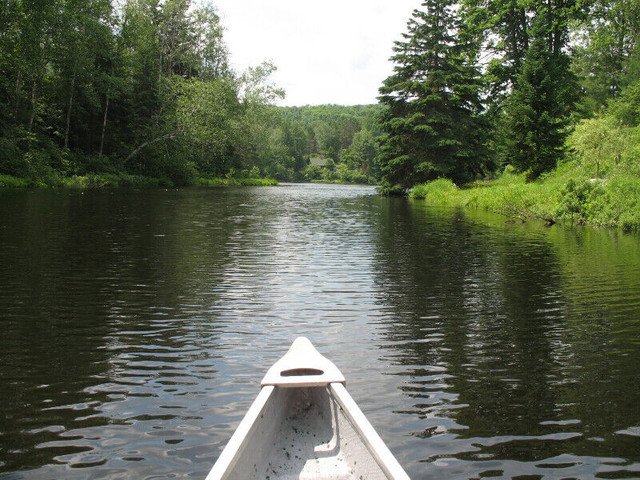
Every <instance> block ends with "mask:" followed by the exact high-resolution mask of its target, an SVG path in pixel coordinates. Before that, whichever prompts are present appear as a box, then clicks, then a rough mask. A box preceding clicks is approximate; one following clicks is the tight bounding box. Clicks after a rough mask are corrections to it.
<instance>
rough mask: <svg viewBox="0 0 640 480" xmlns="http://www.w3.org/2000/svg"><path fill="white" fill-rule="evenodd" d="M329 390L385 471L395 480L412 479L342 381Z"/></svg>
mask: <svg viewBox="0 0 640 480" xmlns="http://www.w3.org/2000/svg"><path fill="white" fill-rule="evenodd" d="M329 391H330V392H331V395H332V397H333V398H334V399H335V400H336V402H337V403H338V405H339V406H340V408H342V410H343V412H344V413H345V415H346V416H347V418H348V419H349V421H350V422H351V424H352V425H353V427H354V428H355V429H356V431H357V432H358V434H359V435H360V439H361V440H362V442H363V444H364V445H365V446H366V447H367V449H368V450H369V452H370V453H371V455H372V456H373V457H374V458H375V460H376V462H378V465H379V466H380V468H382V470H383V471H384V473H385V474H386V475H387V476H388V477H389V479H393V480H410V478H409V476H408V475H407V473H406V472H405V471H404V469H403V468H402V466H401V465H400V463H399V462H398V460H396V458H395V457H394V456H393V454H392V453H391V451H390V450H389V448H388V447H387V445H386V444H385V443H384V442H383V441H382V439H381V438H380V436H379V435H378V432H376V431H375V429H374V428H373V426H372V425H371V423H369V420H367V417H365V415H364V413H362V410H360V407H358V404H357V403H356V402H355V401H354V400H353V398H352V397H351V395H349V392H347V389H346V388H345V386H344V385H343V384H342V383H331V384H330V385H329Z"/></svg>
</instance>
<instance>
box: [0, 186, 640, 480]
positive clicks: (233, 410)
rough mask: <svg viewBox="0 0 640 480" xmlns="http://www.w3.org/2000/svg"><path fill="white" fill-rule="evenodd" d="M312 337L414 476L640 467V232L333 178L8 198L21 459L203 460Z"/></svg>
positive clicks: (0, 336) (6, 330) (116, 469)
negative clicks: (417, 198)
mask: <svg viewBox="0 0 640 480" xmlns="http://www.w3.org/2000/svg"><path fill="white" fill-rule="evenodd" d="M298 335H306V336H308V337H309V338H310V339H311V340H312V341H313V342H314V343H315V344H316V346H317V348H318V349H319V350H320V351H321V352H322V353H323V354H325V355H326V356H328V357H329V358H331V359H332V360H333V361H334V362H335V363H336V364H337V365H338V366H339V367H340V368H341V369H342V371H343V373H344V374H345V375H346V377H347V379H348V384H347V386H348V388H349V391H350V392H351V394H352V396H353V397H354V398H355V400H356V401H357V402H358V403H359V405H360V407H361V408H362V410H363V411H364V412H365V413H366V415H367V416H368V417H369V419H370V420H371V422H372V423H373V424H374V426H375V427H376V428H377V430H378V431H379V432H380V434H381V436H382V437H383V439H384V440H385V441H386V442H387V444H388V445H389V447H390V448H391V450H392V451H393V452H394V453H395V454H396V456H397V458H398V460H399V461H400V463H402V465H403V466H404V467H405V469H406V470H407V472H408V473H409V474H410V475H411V477H412V478H413V479H414V480H417V479H472V478H473V479H477V478H481V477H497V478H516V477H517V478H521V479H524V478H527V479H529V478H530V479H533V478H545V479H546V478H558V479H567V478H582V479H587V478H605V479H608V478H633V477H635V478H640V237H638V236H625V235H621V234H617V233H612V232H608V231H601V230H592V229H568V228H564V229H563V228H556V227H554V228H551V229H546V228H544V227H541V226H538V225H520V224H508V223H505V221H504V219H503V218H501V217H497V216H490V215H488V214H480V213H473V212H462V211H456V210H449V209H432V208H427V207H424V206H423V205H422V204H421V203H419V202H412V201H408V200H403V199H386V198H380V197H378V196H376V195H375V194H374V191H373V190H372V189H370V188H365V187H334V186H317V185H316V186H309V185H306V186H300V185H292V186H282V187H279V188H263V189H260V188H256V189H238V190H183V191H180V190H178V191H151V192H135V191H117V192H62V193H56V192H2V193H0V478H1V479H2V480H8V479H12V480H13V479H22V478H25V479H54V478H55V479H80V478H91V479H102V478H108V479H121V478H131V479H134V478H135V479H147V480H150V479H164V478H198V479H202V478H204V477H205V476H206V474H207V472H208V470H209V469H210V467H211V465H212V463H213V462H214V461H215V459H216V458H217V457H218V455H219V454H220V451H221V449H222V448H223V446H224V444H225V443H226V441H227V440H228V439H229V437H230V435H231V433H232V432H233V430H234V429H235V427H236V426H237V424H238V423H239V421H240V419H241V418H242V416H243V415H244V413H245V411H246V410H247V408H248V407H249V405H250V403H251V401H252V400H253V398H254V397H255V395H256V394H257V391H258V388H259V382H260V379H261V377H262V375H263V373H264V372H265V371H266V369H267V368H268V367H269V366H270V365H271V364H272V363H273V362H274V361H275V360H276V359H277V358H279V357H280V356H281V355H282V354H283V353H284V351H285V350H286V349H287V348H288V346H289V344H290V343H291V341H292V340H293V339H294V337H296V336H298Z"/></svg>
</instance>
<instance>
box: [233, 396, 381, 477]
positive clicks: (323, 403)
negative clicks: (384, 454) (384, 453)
mask: <svg viewBox="0 0 640 480" xmlns="http://www.w3.org/2000/svg"><path fill="white" fill-rule="evenodd" d="M356 432H357V430H356V429H355V428H354V426H353V425H352V423H351V421H350V420H349V417H348V416H347V415H346V414H345V412H344V411H343V409H342V408H341V407H340V405H339V403H338V402H337V400H336V398H335V396H334V395H333V394H332V391H331V387H305V388H275V389H273V391H272V393H271V394H270V396H269V399H268V400H267V401H266V403H265V406H264V408H263V409H262V411H261V412H260V414H259V415H257V418H256V420H255V422H254V423H253V425H252V427H251V429H250V434H249V435H247V436H246V437H245V441H244V442H243V446H242V448H241V449H240V450H239V451H238V454H237V455H236V458H235V459H234V461H233V462H232V464H231V465H230V467H231V468H230V469H229V470H228V471H227V474H226V475H225V477H224V478H228V479H238V480H239V479H243V480H247V479H262V480H265V479H266V480H276V479H334V480H342V479H345V480H346V479H368V480H377V479H387V478H389V477H388V476H387V475H386V474H385V473H384V471H383V470H382V468H381V467H380V466H379V464H378V462H377V461H376V459H375V457H374V456H373V455H372V454H371V452H370V451H369V449H368V448H367V446H366V442H363V441H362V439H361V438H360V436H359V435H358V434H357V433H356Z"/></svg>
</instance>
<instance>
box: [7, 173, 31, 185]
mask: <svg viewBox="0 0 640 480" xmlns="http://www.w3.org/2000/svg"><path fill="white" fill-rule="evenodd" d="M29 186H30V184H29V182H28V181H27V180H25V179H24V178H18V177H12V176H11V175H2V174H0V188H26V187H29Z"/></svg>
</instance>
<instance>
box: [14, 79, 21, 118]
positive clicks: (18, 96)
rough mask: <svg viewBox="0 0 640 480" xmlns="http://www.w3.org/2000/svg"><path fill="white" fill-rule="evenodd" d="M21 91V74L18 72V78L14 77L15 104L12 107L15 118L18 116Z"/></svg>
mask: <svg viewBox="0 0 640 480" xmlns="http://www.w3.org/2000/svg"><path fill="white" fill-rule="evenodd" d="M21 90H22V72H21V71H18V76H17V77H16V102H15V105H14V108H15V114H16V117H17V116H18V113H20V112H19V111H18V109H19V108H20V91H21Z"/></svg>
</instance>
